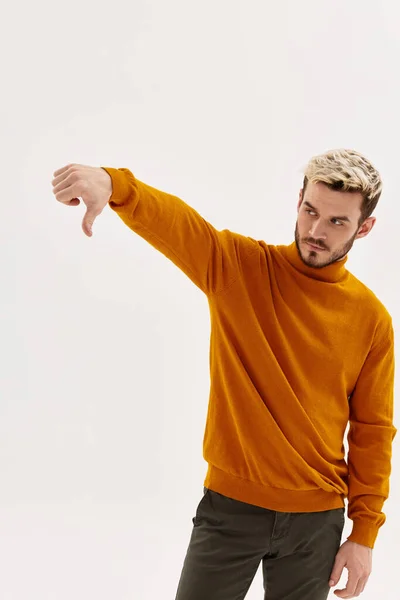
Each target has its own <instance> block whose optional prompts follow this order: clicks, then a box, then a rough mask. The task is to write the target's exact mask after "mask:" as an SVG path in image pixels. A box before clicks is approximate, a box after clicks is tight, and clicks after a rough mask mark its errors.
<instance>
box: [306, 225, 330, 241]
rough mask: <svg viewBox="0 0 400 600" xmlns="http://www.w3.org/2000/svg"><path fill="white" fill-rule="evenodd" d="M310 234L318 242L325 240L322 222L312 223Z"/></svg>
mask: <svg viewBox="0 0 400 600" xmlns="http://www.w3.org/2000/svg"><path fill="white" fill-rule="evenodd" d="M308 234H309V236H310V237H311V238H312V239H313V240H315V241H316V242H317V241H318V240H321V241H323V240H325V239H326V235H325V234H324V233H323V230H322V224H321V223H316V222H315V221H314V223H313V224H312V225H311V227H310V229H309V232H308Z"/></svg>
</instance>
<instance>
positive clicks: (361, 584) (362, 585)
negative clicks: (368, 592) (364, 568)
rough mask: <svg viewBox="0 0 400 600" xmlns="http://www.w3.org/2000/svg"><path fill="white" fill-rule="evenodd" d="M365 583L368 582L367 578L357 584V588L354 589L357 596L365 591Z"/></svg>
mask: <svg viewBox="0 0 400 600" xmlns="http://www.w3.org/2000/svg"><path fill="white" fill-rule="evenodd" d="M367 581H368V577H367V578H365V577H364V578H362V579H360V581H359V582H358V586H357V589H356V595H357V596H359V595H360V594H362V593H363V591H364V590H365V586H366V585H367Z"/></svg>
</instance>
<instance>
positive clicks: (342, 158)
mask: <svg viewBox="0 0 400 600" xmlns="http://www.w3.org/2000/svg"><path fill="white" fill-rule="evenodd" d="M303 172H304V181H303V194H304V192H305V191H306V187H307V183H308V182H311V183H324V184H325V185H327V186H328V187H329V189H331V190H337V191H341V192H354V193H356V192H360V193H361V194H362V196H363V201H362V204H361V216H360V219H359V223H358V225H359V226H360V225H361V224H362V223H363V222H364V221H365V219H367V218H368V217H370V216H371V214H372V213H373V211H374V210H375V207H376V205H377V204H378V200H379V198H380V196H381V193H382V179H381V176H380V174H379V173H378V171H377V170H376V169H375V167H374V166H373V165H372V164H371V163H370V161H369V160H368V159H367V158H365V156H363V155H362V154H360V153H359V152H356V151H355V150H347V149H344V148H340V149H337V150H328V152H325V153H324V154H320V155H318V156H313V157H312V158H311V160H310V161H309V163H308V164H307V166H306V168H305V169H304V171H303Z"/></svg>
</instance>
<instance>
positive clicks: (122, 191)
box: [101, 167, 136, 208]
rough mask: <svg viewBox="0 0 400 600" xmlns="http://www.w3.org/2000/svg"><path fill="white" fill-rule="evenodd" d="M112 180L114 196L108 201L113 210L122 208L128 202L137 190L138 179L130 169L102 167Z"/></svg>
mask: <svg viewBox="0 0 400 600" xmlns="http://www.w3.org/2000/svg"><path fill="white" fill-rule="evenodd" d="M101 168H102V169H104V171H106V172H107V173H108V174H109V176H110V177H111V180H112V194H111V196H110V198H109V200H108V203H109V204H110V206H111V208H114V207H117V206H122V205H123V204H125V203H126V202H127V200H128V199H129V197H130V196H132V192H133V190H134V188H135V184H136V179H135V176H134V175H133V173H131V172H130V171H129V169H125V168H122V169H115V168H114V167H101Z"/></svg>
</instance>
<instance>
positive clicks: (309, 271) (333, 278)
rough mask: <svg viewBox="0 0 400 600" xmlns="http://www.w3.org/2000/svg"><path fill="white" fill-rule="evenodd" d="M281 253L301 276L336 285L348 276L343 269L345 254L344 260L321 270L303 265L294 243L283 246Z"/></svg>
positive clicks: (344, 268) (345, 259) (345, 260)
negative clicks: (282, 252)
mask: <svg viewBox="0 0 400 600" xmlns="http://www.w3.org/2000/svg"><path fill="white" fill-rule="evenodd" d="M283 251H284V256H285V257H286V259H287V260H288V261H289V262H290V264H291V265H292V266H293V267H294V268H295V269H296V270H297V271H299V272H300V273H303V275H306V276H307V277H311V278H312V279H318V280H320V281H326V282H329V283H337V282H339V281H343V279H344V278H345V277H346V276H347V274H348V271H347V269H346V267H345V264H346V262H347V258H348V256H347V254H346V256H345V257H344V258H342V259H341V260H339V261H337V262H334V263H332V264H330V265H327V266H326V267H322V268H321V269H315V268H314V267H309V266H307V265H305V264H304V263H303V261H302V259H301V257H300V254H299V251H298V249H297V245H296V242H295V241H294V242H293V243H292V244H289V245H288V246H283Z"/></svg>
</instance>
